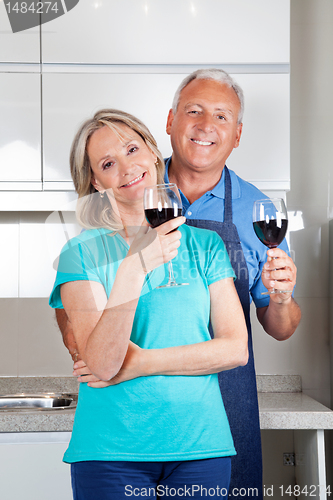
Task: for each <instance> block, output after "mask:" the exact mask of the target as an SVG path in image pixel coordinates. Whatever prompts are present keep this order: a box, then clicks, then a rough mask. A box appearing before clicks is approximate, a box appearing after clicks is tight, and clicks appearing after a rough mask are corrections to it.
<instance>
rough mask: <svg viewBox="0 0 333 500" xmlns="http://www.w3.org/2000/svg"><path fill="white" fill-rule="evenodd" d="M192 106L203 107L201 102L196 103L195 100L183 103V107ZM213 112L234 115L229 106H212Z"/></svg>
mask: <svg viewBox="0 0 333 500" xmlns="http://www.w3.org/2000/svg"><path fill="white" fill-rule="evenodd" d="M192 106H197V107H198V108H200V109H203V108H204V106H202V104H198V103H197V102H188V103H187V104H185V107H184V109H188V108H191V107H192ZM214 112H218V113H227V114H228V115H231V116H233V115H234V112H233V111H232V109H230V108H219V107H217V108H214Z"/></svg>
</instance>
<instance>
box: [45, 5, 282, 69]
mask: <svg viewBox="0 0 333 500" xmlns="http://www.w3.org/2000/svg"><path fill="white" fill-rule="evenodd" d="M289 7H290V1H289V0H251V1H248V0H191V1H189V0H142V1H140V2H139V1H137V0H98V1H96V0H80V2H79V3H78V5H77V6H76V7H75V8H74V9H72V10H71V11H70V12H68V13H67V14H66V15H63V16H61V17H59V18H57V19H55V20H54V21H52V28H51V24H46V25H43V26H42V46H43V54H42V57H43V62H46V63H59V62H60V63H64V62H65V63H73V62H78V63H94V64H218V63H240V64H244V63H250V64H252V63H286V62H288V61H289ZM74 39H75V43H73V40H74Z"/></svg>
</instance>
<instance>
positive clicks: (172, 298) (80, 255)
mask: <svg viewBox="0 0 333 500" xmlns="http://www.w3.org/2000/svg"><path fill="white" fill-rule="evenodd" d="M180 231H181V233H182V238H181V240H180V241H181V244H180V247H179V249H178V255H177V257H176V258H175V259H173V261H172V262H173V266H174V271H175V275H176V280H178V281H179V282H183V283H189V285H188V286H182V287H178V288H172V289H170V288H156V286H157V285H159V284H161V282H163V283H166V281H167V274H168V273H167V266H160V267H158V268H157V269H155V270H154V271H153V272H152V273H149V275H148V277H147V279H146V283H145V284H144V287H143V292H142V294H141V296H140V299H139V301H138V305H137V309H136V313H135V317H134V322H133V328H132V333H131V340H132V341H133V342H134V343H135V344H137V345H138V346H140V347H142V348H145V349H160V348H164V347H170V346H180V345H187V344H195V343H199V342H205V341H208V340H210V335H209V318H210V295H209V289H208V287H209V285H210V284H211V283H214V282H216V281H219V280H221V279H224V278H227V277H235V274H234V272H233V270H232V267H231V264H230V261H229V258H228V254H227V252H226V249H225V246H224V243H223V241H222V240H221V238H220V237H219V236H218V235H217V234H216V233H215V232H213V231H206V230H204V229H197V228H190V227H188V226H186V225H183V226H181V227H180ZM128 248H129V247H128V245H127V243H126V242H125V240H124V239H123V238H122V237H121V236H120V235H119V234H117V233H113V234H110V230H107V229H94V230H88V231H84V232H83V233H81V234H80V235H79V236H77V237H76V238H73V239H72V240H70V241H69V242H68V243H67V244H66V245H65V247H64V248H63V250H62V252H61V255H60V259H59V266H58V272H57V276H56V281H55V284H54V288H53V291H52V293H51V297H50V305H51V306H52V307H54V308H62V307H63V306H62V302H61V296H60V286H61V284H63V283H66V282H69V281H77V280H92V281H97V282H99V283H101V284H102V285H103V287H104V289H105V291H106V294H107V296H109V294H110V291H111V288H112V284H113V282H114V279H115V276H116V273H117V270H118V268H119V265H120V263H121V261H122V260H123V259H124V257H125V256H126V255H127V252H128ZM234 454H235V449H234V446H233V440H232V436H231V433H230V428H229V424H228V420H227V416H226V412H225V409H224V405H223V401H222V397H221V393H220V389H219V383H218V376H217V374H213V375H200V376H150V377H140V378H137V379H134V380H129V381H127V382H123V383H121V384H118V385H115V386H110V387H106V388H104V389H94V388H91V387H88V385H87V384H85V383H81V384H80V390H79V400H78V406H77V409H76V413H75V419H74V426H73V433H72V438H71V441H70V444H69V448H68V450H67V451H66V453H65V456H64V460H65V461H66V462H70V463H72V462H78V461H83V460H130V461H173V460H195V459H203V458H211V457H222V456H230V455H234Z"/></svg>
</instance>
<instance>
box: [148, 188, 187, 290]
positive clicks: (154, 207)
mask: <svg viewBox="0 0 333 500" xmlns="http://www.w3.org/2000/svg"><path fill="white" fill-rule="evenodd" d="M182 208H183V207H182V200H181V197H180V194H179V191H178V188H177V186H176V184H171V183H170V184H157V185H155V186H150V187H147V188H146V189H145V192H144V209H145V216H146V219H147V221H148V223H149V224H150V226H151V227H153V228H155V227H158V226H160V225H161V224H163V223H164V222H167V221H168V220H171V219H174V218H176V217H180V216H181V215H182ZM168 269H169V281H168V283H167V284H166V285H161V286H158V287H157V288H165V287H173V286H183V285H188V283H177V282H176V280H175V277H174V274H173V267H172V263H171V261H169V262H168Z"/></svg>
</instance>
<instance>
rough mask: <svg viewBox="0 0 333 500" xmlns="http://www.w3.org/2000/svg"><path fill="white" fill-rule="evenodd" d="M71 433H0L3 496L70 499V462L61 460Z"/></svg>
mask: <svg viewBox="0 0 333 500" xmlns="http://www.w3.org/2000/svg"><path fill="white" fill-rule="evenodd" d="M69 438H70V433H63V432H58V433H57V432H52V433H44V432H43V433H38V432H36V433H23V434H20V433H12V434H9V433H8V434H0V484H1V486H0V491H1V494H0V496H1V498H2V499H3V500H18V499H20V498H22V499H23V498H24V500H42V499H43V500H60V499H61V500H72V498H73V497H72V488H71V480H70V466H69V465H68V464H65V463H63V462H62V457H63V455H64V452H65V450H66V449H67V446H68V442H69Z"/></svg>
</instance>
